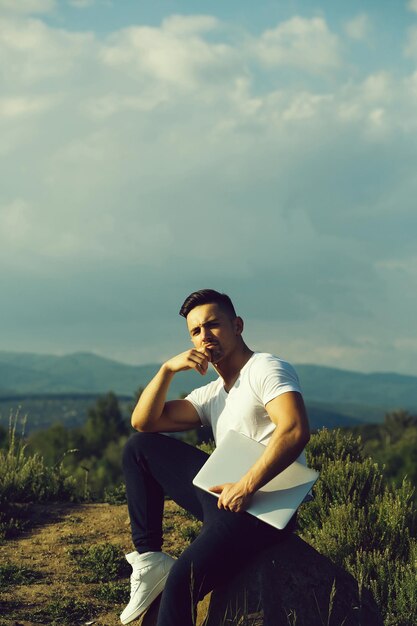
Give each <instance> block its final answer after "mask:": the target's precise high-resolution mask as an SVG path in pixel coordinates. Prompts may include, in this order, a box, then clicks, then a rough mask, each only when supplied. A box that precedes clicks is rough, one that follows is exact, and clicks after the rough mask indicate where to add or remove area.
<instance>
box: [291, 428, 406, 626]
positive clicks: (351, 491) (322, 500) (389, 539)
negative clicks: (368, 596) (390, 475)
mask: <svg viewBox="0 0 417 626" xmlns="http://www.w3.org/2000/svg"><path fill="white" fill-rule="evenodd" d="M307 458H308V462H309V464H310V465H311V466H312V467H315V468H316V469H318V470H319V471H320V472H321V473H320V478H319V480H318V482H317V483H316V486H315V488H314V495H315V498H314V500H313V501H312V502H311V503H309V504H308V505H306V506H303V507H301V508H300V511H299V517H298V519H299V527H300V534H301V536H302V538H303V539H305V540H306V541H308V543H310V544H311V545H312V546H313V547H314V548H316V550H318V551H319V552H321V553H322V554H324V555H326V556H328V557H329V558H331V559H332V560H333V561H334V562H335V563H337V564H338V565H340V566H342V567H344V568H345V569H347V570H348V571H350V572H351V573H352V574H353V575H354V576H355V578H356V579H357V580H358V583H359V585H360V586H366V587H368V588H369V589H370V590H371V591H372V593H373V595H374V597H375V600H376V602H377V603H378V606H379V608H380V610H381V613H382V615H383V617H384V620H385V624H386V626H411V625H412V624H414V623H417V601H416V600H417V585H416V579H417V578H416V577H417V560H416V556H417V542H416V538H415V531H416V521H417V515H416V510H415V507H414V499H413V498H414V489H413V487H412V486H411V484H410V483H409V482H408V481H407V480H404V481H403V483H402V485H401V486H400V487H399V488H396V487H394V486H392V485H389V484H388V483H387V482H386V480H385V479H384V477H383V474H382V471H381V469H380V468H379V466H378V465H377V464H375V463H373V461H372V460H371V459H368V458H364V456H363V452H362V446H361V441H360V439H359V438H356V439H355V437H353V435H352V434H351V433H346V434H345V433H342V432H341V431H327V430H322V431H319V432H318V433H317V434H316V435H313V437H312V438H311V442H310V444H309V446H308V450H307Z"/></svg>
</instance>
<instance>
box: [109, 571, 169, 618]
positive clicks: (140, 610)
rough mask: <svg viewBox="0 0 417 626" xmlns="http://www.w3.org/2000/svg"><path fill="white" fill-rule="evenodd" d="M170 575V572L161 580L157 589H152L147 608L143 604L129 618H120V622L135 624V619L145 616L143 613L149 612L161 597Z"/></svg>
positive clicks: (147, 600)
mask: <svg viewBox="0 0 417 626" xmlns="http://www.w3.org/2000/svg"><path fill="white" fill-rule="evenodd" d="M168 574H169V572H167V573H166V574H165V576H164V577H163V578H161V580H160V581H159V583H157V584H156V585H155V587H154V588H153V589H152V591H151V592H150V593H149V596H148V597H147V599H146V606H145V607H144V606H143V603H142V606H141V607H139V608H138V609H136V611H133V613H132V614H131V615H129V617H125V618H124V619H123V620H122V618H120V621H121V622H122V624H129V623H130V622H133V620H134V619H137V618H138V617H140V616H141V615H143V613H145V611H147V610H148V609H149V607H150V606H151V604H152V602H153V601H154V600H155V599H156V598H157V597H158V596H159V594H160V593H162V592H163V590H164V587H165V583H166V580H167V578H168Z"/></svg>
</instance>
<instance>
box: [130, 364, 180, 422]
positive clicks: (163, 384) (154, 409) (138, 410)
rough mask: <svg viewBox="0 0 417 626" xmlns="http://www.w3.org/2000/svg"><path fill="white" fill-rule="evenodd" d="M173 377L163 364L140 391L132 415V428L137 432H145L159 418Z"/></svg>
mask: <svg viewBox="0 0 417 626" xmlns="http://www.w3.org/2000/svg"><path fill="white" fill-rule="evenodd" d="M173 377H174V372H172V371H171V370H170V369H169V368H168V367H167V366H166V364H165V363H164V364H163V365H162V366H161V368H160V370H159V371H158V373H157V374H156V376H154V378H153V379H152V380H151V381H150V383H149V384H148V385H147V386H146V387H145V389H144V390H143V391H142V393H141V396H140V398H139V400H138V403H137V405H136V407H135V408H134V411H133V413H132V426H133V428H136V429H137V430H147V429H149V428H151V427H152V426H153V425H154V424H155V422H157V421H158V419H159V418H160V417H161V415H162V412H163V410H164V406H165V401H166V396H167V393H168V389H169V386H170V384H171V381H172V379H173Z"/></svg>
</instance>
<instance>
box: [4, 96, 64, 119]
mask: <svg viewBox="0 0 417 626" xmlns="http://www.w3.org/2000/svg"><path fill="white" fill-rule="evenodd" d="M54 104H55V98H51V97H46V96H33V97H25V96H23V97H21V96H13V97H9V98H0V118H2V117H4V118H13V117H21V116H28V115H29V116H30V115H34V114H35V115H36V114H38V113H43V112H45V111H48V110H49V109H51V107H53V106H54Z"/></svg>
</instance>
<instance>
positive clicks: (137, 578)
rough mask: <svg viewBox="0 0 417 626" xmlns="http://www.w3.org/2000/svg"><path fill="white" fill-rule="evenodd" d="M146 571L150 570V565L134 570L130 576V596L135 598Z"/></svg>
mask: <svg viewBox="0 0 417 626" xmlns="http://www.w3.org/2000/svg"><path fill="white" fill-rule="evenodd" d="M145 570H149V565H145V566H144V567H141V568H140V569H136V570H133V572H132V574H131V575H130V596H133V594H134V593H135V592H136V591H137V589H138V587H139V585H140V583H141V581H142V576H143V572H144V571H145Z"/></svg>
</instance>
